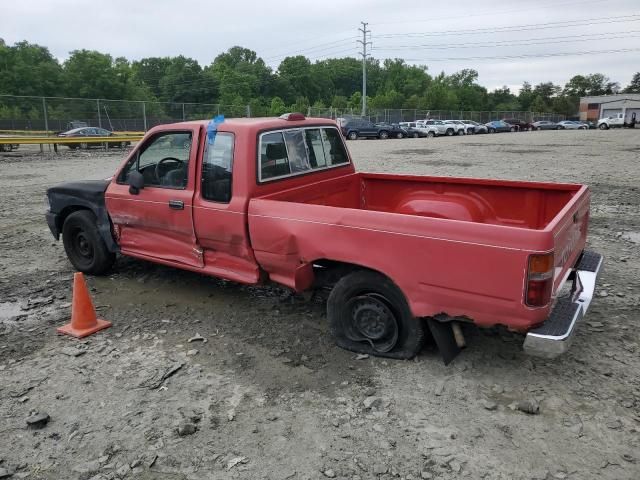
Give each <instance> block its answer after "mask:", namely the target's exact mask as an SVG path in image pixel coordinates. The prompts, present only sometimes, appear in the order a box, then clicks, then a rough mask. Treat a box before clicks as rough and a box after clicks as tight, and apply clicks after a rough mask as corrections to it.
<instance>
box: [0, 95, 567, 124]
mask: <svg viewBox="0 0 640 480" xmlns="http://www.w3.org/2000/svg"><path fill="white" fill-rule="evenodd" d="M303 113H306V114H307V115H308V116H315V117H324V118H332V119H338V118H354V117H358V118H361V115H360V114H359V113H360V112H359V111H358V110H357V109H336V108H332V107H329V108H320V109H319V108H308V109H307V112H303ZM220 114H222V115H224V116H225V117H229V118H231V117H251V116H269V115H270V112H269V109H268V108H266V107H261V106H258V105H253V106H251V105H220V104H205V103H170V102H147V101H132V100H104V99H84V98H65V97H30V96H15V95H0V130H4V131H33V132H34V133H35V132H42V133H45V132H61V131H65V130H69V129H71V128H74V127H77V126H90V127H102V128H106V129H108V130H111V131H118V132H123V131H147V130H149V129H150V128H152V127H154V126H156V125H161V124H165V123H173V122H181V121H186V120H204V119H210V118H213V117H215V116H216V115H220ZM366 118H367V119H369V120H371V121H373V122H388V123H398V122H410V121H415V120H421V119H442V120H444V119H451V120H474V121H476V122H480V123H486V122H489V121H491V120H499V119H503V118H516V119H520V120H525V121H536V120H550V121H554V122H558V121H561V120H564V119H565V117H564V116H563V115H557V114H552V113H535V112H514V111H506V112H488V111H487V112H469V111H460V110H418V109H371V110H369V114H368V115H367V116H366Z"/></svg>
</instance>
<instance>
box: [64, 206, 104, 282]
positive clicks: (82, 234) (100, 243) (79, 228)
mask: <svg viewBox="0 0 640 480" xmlns="http://www.w3.org/2000/svg"><path fill="white" fill-rule="evenodd" d="M62 243H63V244H64V250H65V252H66V253H67V257H68V258H69V261H70V262H71V264H72V265H73V266H74V267H75V268H76V270H78V271H80V272H83V273H89V274H91V275H100V274H103V273H105V272H106V271H107V270H109V269H110V268H111V266H112V265H113V262H114V261H115V258H116V257H115V254H113V253H112V252H110V251H109V250H108V249H107V246H106V245H105V243H104V240H102V237H101V236H100V234H99V233H98V227H97V224H96V216H95V215H94V214H93V213H92V212H90V211H89V210H79V211H77V212H73V213H72V214H71V215H69V216H68V217H67V218H66V220H65V221H64V225H63V226H62Z"/></svg>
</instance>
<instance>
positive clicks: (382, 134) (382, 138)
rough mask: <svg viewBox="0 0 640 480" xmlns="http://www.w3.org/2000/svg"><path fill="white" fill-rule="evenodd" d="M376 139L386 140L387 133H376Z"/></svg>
mask: <svg viewBox="0 0 640 480" xmlns="http://www.w3.org/2000/svg"><path fill="white" fill-rule="evenodd" d="M378 138H380V139H381V140H386V139H387V138H389V132H387V131H386V130H383V131H381V132H380V133H378Z"/></svg>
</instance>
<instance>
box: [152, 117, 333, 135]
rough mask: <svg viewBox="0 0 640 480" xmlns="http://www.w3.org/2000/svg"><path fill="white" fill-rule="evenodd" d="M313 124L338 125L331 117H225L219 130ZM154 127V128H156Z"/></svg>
mask: <svg viewBox="0 0 640 480" xmlns="http://www.w3.org/2000/svg"><path fill="white" fill-rule="evenodd" d="M210 121H211V120H196V121H189V122H176V123H170V124H164V125H159V126H158V127H155V128H160V129H162V127H167V126H172V127H179V126H184V127H198V126H203V127H205V128H206V126H207V125H208V124H209V122H210ZM312 125H333V126H337V124H336V122H335V121H334V120H331V119H329V118H315V117H308V118H305V119H304V120H284V119H282V118H278V117H252V118H225V119H224V122H222V123H221V124H219V125H218V130H219V131H221V132H237V131H240V130H243V131H249V132H251V131H255V132H258V131H259V130H274V129H278V128H283V129H284V128H292V127H306V126H312ZM155 128H154V130H155Z"/></svg>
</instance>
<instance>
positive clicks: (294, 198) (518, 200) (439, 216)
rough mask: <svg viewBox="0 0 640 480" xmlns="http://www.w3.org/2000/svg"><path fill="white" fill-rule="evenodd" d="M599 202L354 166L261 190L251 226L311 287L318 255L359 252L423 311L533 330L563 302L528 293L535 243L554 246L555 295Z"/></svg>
mask: <svg viewBox="0 0 640 480" xmlns="http://www.w3.org/2000/svg"><path fill="white" fill-rule="evenodd" d="M588 212H589V191H588V188H587V187H586V186H583V185H574V184H546V183H535V182H515V181H502V180H478V179H465V178H448V177H446V178H445V177H417V176H402V175H388V174H370V173H353V174H348V175H344V176H341V177H338V178H332V179H330V180H327V181H320V182H316V183H308V184H306V185H304V186H302V187H296V188H291V189H288V190H284V191H280V192H278V193H274V194H270V195H266V196H263V197H258V198H254V199H251V200H250V202H249V232H250V237H251V242H252V246H253V249H254V251H255V255H256V259H257V260H258V262H259V263H260V265H261V266H262V267H263V268H264V269H265V270H266V271H267V273H268V274H269V275H270V276H271V278H272V279H274V280H276V281H278V282H280V283H283V284H285V285H289V286H291V287H292V288H295V289H299V290H300V289H303V288H306V287H308V285H305V279H308V276H309V273H308V267H309V266H310V265H311V264H313V263H314V262H318V261H321V260H322V259H331V260H335V261H345V262H350V263H357V264H358V265H361V266H365V267H367V268H371V269H374V270H377V271H380V272H382V273H384V274H385V275H387V276H388V277H389V278H391V279H392V280H393V281H394V282H395V283H396V284H398V286H399V287H400V288H401V289H402V291H403V292H405V295H406V296H407V299H408V301H409V305H410V307H411V309H412V312H413V313H414V315H415V316H418V317H423V316H434V315H437V314H440V313H443V314H446V315H449V316H454V317H467V318H470V319H473V321H474V322H476V323H478V324H480V325H484V326H489V325H494V324H500V323H503V324H509V325H510V326H511V327H512V328H516V329H519V330H522V331H526V330H528V329H529V328H531V327H533V326H535V325H537V324H540V323H541V322H543V321H544V320H545V318H547V316H548V314H549V311H550V309H551V306H552V304H549V305H548V306H547V307H538V308H529V307H527V306H526V305H524V301H523V294H524V293H523V292H524V289H525V288H524V286H525V280H526V279H525V277H526V269H527V262H528V257H529V255H531V254H532V253H546V252H551V251H553V252H554V263H555V268H554V295H555V292H556V291H557V290H558V288H559V286H560V285H561V284H562V283H563V282H564V281H565V280H566V277H567V275H568V273H569V272H570V269H571V267H572V266H573V265H574V264H575V263H576V262H577V260H578V258H579V256H580V254H581V252H582V250H583V249H584V245H585V242H586V235H587V224H588ZM432 272H433V273H432ZM435 272H437V273H435Z"/></svg>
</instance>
